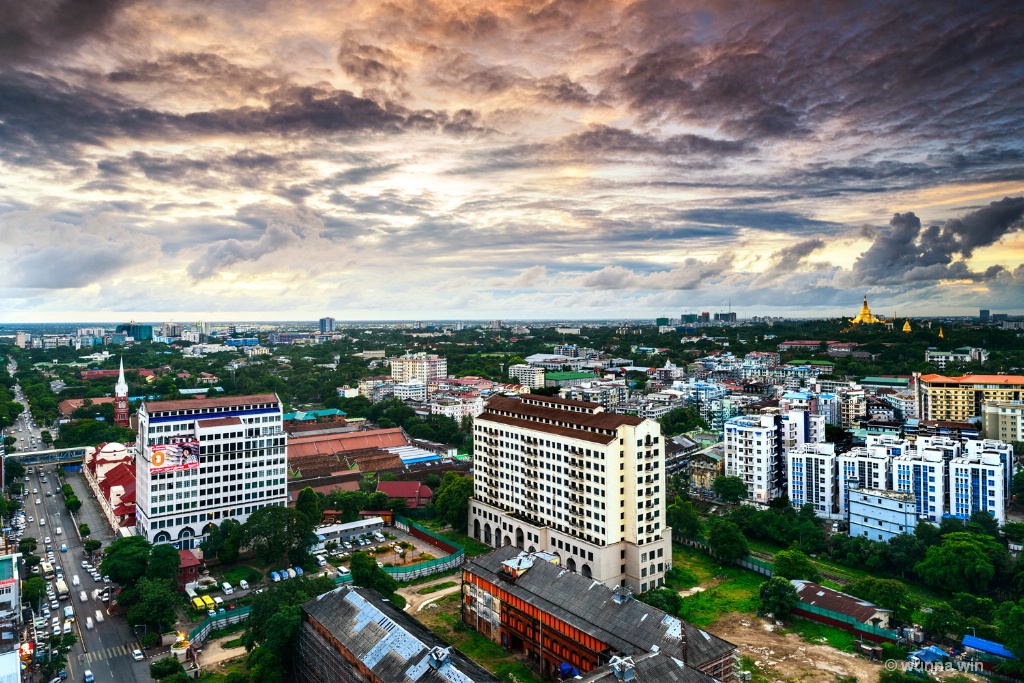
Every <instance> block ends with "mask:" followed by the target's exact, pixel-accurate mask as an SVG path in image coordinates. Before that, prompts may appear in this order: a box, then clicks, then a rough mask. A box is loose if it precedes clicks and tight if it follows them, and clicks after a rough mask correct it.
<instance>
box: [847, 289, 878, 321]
mask: <svg viewBox="0 0 1024 683" xmlns="http://www.w3.org/2000/svg"><path fill="white" fill-rule="evenodd" d="M850 322H851V323H853V324H854V325H860V324H861V323H865V324H867V323H880V322H882V321H881V320H879V319H878V318H876V317H875V316H873V315H871V309H870V308H868V295H867V294H865V295H864V306H863V307H862V308H861V309H860V313H859V314H858V315H857V317H856V318H853V319H851V320H850Z"/></svg>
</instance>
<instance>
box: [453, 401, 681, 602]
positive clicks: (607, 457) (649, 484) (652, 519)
mask: <svg viewBox="0 0 1024 683" xmlns="http://www.w3.org/2000/svg"><path fill="white" fill-rule="evenodd" d="M529 396H530V395H529V394H526V395H524V398H527V397H529ZM500 400H501V399H494V400H492V402H491V403H490V404H489V405H490V406H494V405H496V402H497V401H500ZM575 403H576V402H564V404H565V406H566V407H565V408H562V409H553V410H550V411H548V414H549V415H552V416H554V417H556V418H557V419H558V421H559V422H562V424H564V425H567V427H560V426H558V425H553V424H544V423H542V422H535V421H531V420H527V419H522V420H519V419H517V420H515V423H514V424H510V421H509V420H503V419H501V418H500V416H499V417H492V415H493V413H492V412H491V409H489V410H486V411H485V412H484V413H483V414H481V415H480V416H479V417H477V418H476V420H475V421H474V474H475V492H474V496H473V499H472V500H471V501H470V515H469V533H470V535H472V536H474V537H475V538H478V539H479V540H481V541H482V542H484V543H487V544H488V545H491V546H493V547H501V546H502V545H507V544H512V545H517V546H519V547H521V548H523V549H524V550H530V549H531V548H532V549H535V550H547V551H550V552H553V553H557V554H558V555H559V557H560V559H561V564H562V566H563V567H567V568H569V569H573V570H575V571H579V572H580V573H582V574H583V575H584V576H587V575H589V576H592V577H593V578H594V579H595V580H597V581H600V582H601V583H603V584H605V585H606V586H616V585H621V584H623V583H625V584H628V585H630V586H632V587H633V589H634V590H635V591H638V592H644V591H647V590H650V589H652V588H656V587H658V586H660V585H662V584H663V583H664V574H665V571H667V569H668V568H669V566H670V564H671V555H672V548H671V529H669V528H668V527H667V526H666V517H665V495H666V494H665V464H664V460H665V458H664V444H663V443H662V442H661V441H662V439H661V428H660V426H659V425H658V423H657V422H654V421H651V420H643V421H642V422H640V423H639V424H630V422H631V421H632V420H633V418H630V417H626V416H623V417H622V418H621V424H620V426H618V427H616V428H614V429H613V430H612V432H613V433H610V434H604V433H603V432H602V436H601V437H600V438H598V437H597V436H596V435H594V434H588V433H587V432H588V431H592V430H587V429H585V428H583V429H579V428H574V427H572V425H576V424H585V423H586V415H587V414H594V413H603V412H604V411H603V409H602V408H598V409H596V410H595V409H586V408H579V409H577V408H575V407H574V404H575ZM505 405H509V404H505ZM562 413H564V415H561V414H562ZM574 434H578V436H576V435H574ZM634 477H635V480H634Z"/></svg>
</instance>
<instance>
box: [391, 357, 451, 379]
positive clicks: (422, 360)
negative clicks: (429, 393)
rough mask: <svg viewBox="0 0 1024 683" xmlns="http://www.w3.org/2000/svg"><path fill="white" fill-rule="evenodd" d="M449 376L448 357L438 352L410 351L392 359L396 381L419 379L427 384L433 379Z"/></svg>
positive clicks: (392, 375)
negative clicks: (439, 354) (437, 353)
mask: <svg viewBox="0 0 1024 683" xmlns="http://www.w3.org/2000/svg"><path fill="white" fill-rule="evenodd" d="M447 376H448V359H447V358H441V357H440V356H438V355H436V354H429V355H428V354H427V353H425V352H420V353H408V354H406V355H404V356H399V357H398V358H392V359H391V378H392V379H393V380H394V381H395V382H409V381H411V380H419V381H420V382H423V383H424V384H427V383H428V382H430V381H431V380H435V379H442V378H444V377H447Z"/></svg>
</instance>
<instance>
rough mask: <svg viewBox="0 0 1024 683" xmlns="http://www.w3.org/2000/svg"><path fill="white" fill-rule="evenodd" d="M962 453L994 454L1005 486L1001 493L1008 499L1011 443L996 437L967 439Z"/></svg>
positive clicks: (1011, 453) (1011, 469)
mask: <svg viewBox="0 0 1024 683" xmlns="http://www.w3.org/2000/svg"><path fill="white" fill-rule="evenodd" d="M964 455H977V456H987V455H994V456H996V457H997V458H998V459H999V464H1000V466H1001V467H1002V468H1003V481H1004V482H1005V487H1004V489H1003V495H1004V496H1005V497H1006V499H1007V500H1010V498H1011V497H1012V494H1011V493H1010V484H1011V483H1013V472H1014V469H1013V463H1014V460H1013V445H1012V444H1010V443H1006V442H1004V441H1000V440H998V439H968V440H967V441H966V442H965V443H964Z"/></svg>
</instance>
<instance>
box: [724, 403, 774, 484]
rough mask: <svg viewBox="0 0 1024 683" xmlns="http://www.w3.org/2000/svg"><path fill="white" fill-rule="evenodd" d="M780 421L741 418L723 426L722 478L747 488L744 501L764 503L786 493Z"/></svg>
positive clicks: (771, 418)
mask: <svg viewBox="0 0 1024 683" xmlns="http://www.w3.org/2000/svg"><path fill="white" fill-rule="evenodd" d="M779 421H780V420H779V418H778V416H776V415H744V416H742V417H734V418H732V419H731V420H727V421H726V423H725V432H724V436H725V438H724V442H725V474H726V475H727V476H733V477H739V478H740V479H742V480H743V482H744V483H745V484H746V485H747V498H748V499H750V500H752V501H755V502H758V503H767V502H769V501H770V500H771V499H773V498H776V497H777V496H779V495H781V494H782V492H783V491H784V490H785V489H784V488H783V486H784V483H785V479H786V477H785V472H784V458H783V453H782V444H781V443H780V441H781V435H780V430H779V425H778V422H779Z"/></svg>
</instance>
